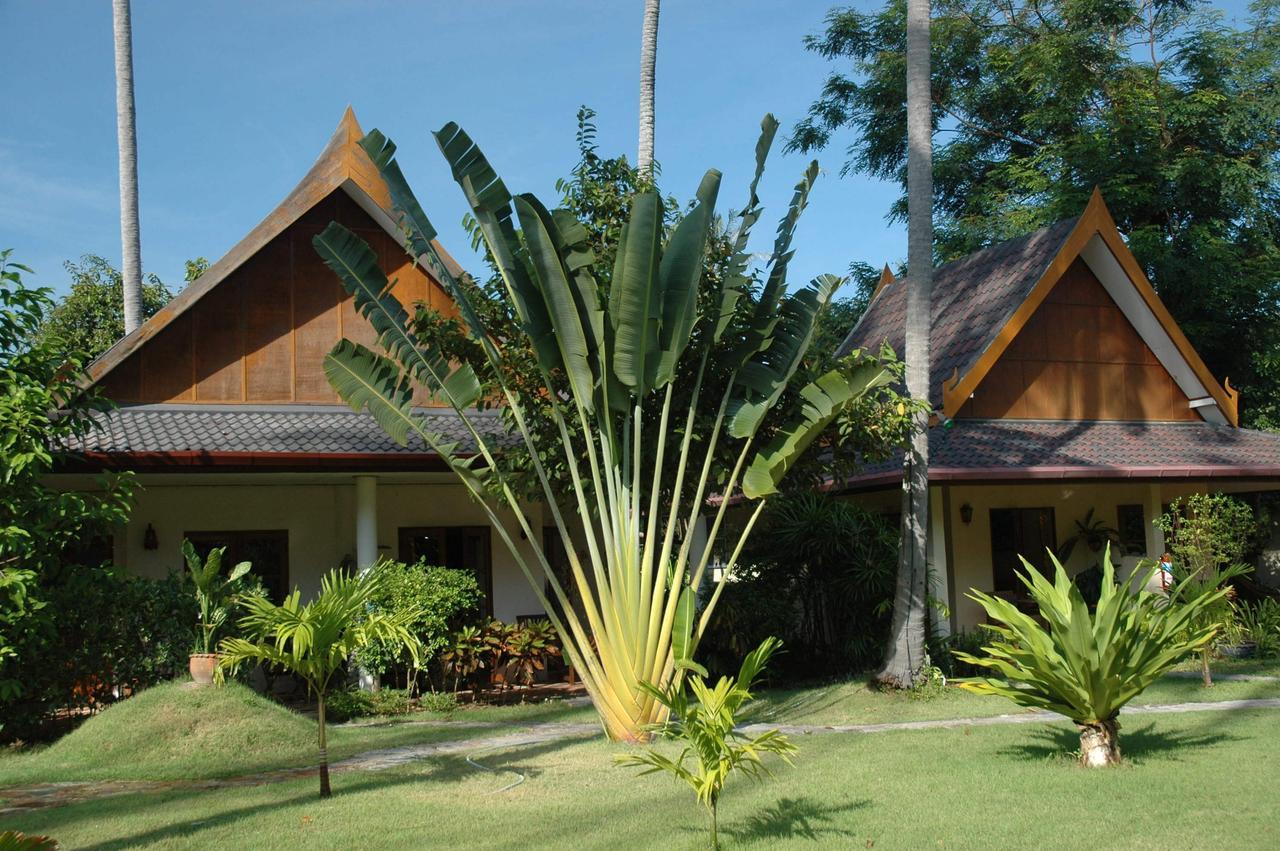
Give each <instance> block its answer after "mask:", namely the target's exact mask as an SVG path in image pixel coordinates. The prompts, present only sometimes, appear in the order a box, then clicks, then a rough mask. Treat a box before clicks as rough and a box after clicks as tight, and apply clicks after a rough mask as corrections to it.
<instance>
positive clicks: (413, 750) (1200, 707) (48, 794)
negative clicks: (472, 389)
mask: <svg viewBox="0 0 1280 851" xmlns="http://www.w3.org/2000/svg"><path fill="white" fill-rule="evenodd" d="M1245 709H1280V698H1274V697H1272V698H1254V699H1247V700H1222V701H1214V702H1188V703H1165V704H1153V705H1148V706H1131V707H1125V708H1124V709H1123V710H1121V714H1122V715H1154V714H1165V713H1181V712H1231V711H1239V710H1245ZM1062 720H1065V719H1064V717H1063V716H1061V715H1058V714H1057V713H1055V712H1045V711H1032V712H1020V713H1017V714H1012V715H995V716H991V717H985V718H982V717H980V718H950V719H945V720H938V721H901V722H895V723H888V724H748V725H745V726H743V727H742V728H740V729H741V730H742V732H745V733H755V732H762V731H764V730H770V729H775V730H781V731H782V732H784V733H788V734H791V735H823V734H835V733H882V732H888V731H892V730H931V729H950V728H955V727H983V726H992V725H1000V724H1029V723H1036V722H1041V723H1043V722H1046V721H1062ZM486 723H487V722H486ZM495 723H496V722H495ZM469 726H472V725H469ZM474 726H479V725H474ZM512 726H515V725H512ZM599 732H600V727H599V725H598V724H575V723H565V722H546V723H540V724H531V725H520V729H517V730H514V731H512V732H507V733H497V734H494V735H488V736H473V737H470V738H465V739H457V740H454V741H448V742H435V743H432V744H423V745H404V746H401V747H396V748H383V749H380V750H372V751H366V752H364V753H360V754H356V755H355V756H352V757H349V758H347V759H344V760H340V761H338V762H335V763H333V764H332V766H330V770H331V771H334V772H347V771H384V770H386V769H389V768H394V767H396V766H400V765H405V764H408V763H412V762H417V761H420V760H425V759H430V758H432V757H435V756H445V755H457V754H466V755H469V756H476V755H478V754H480V753H483V752H485V751H491V750H499V749H502V748H510V747H519V746H523V745H532V744H542V743H545V742H553V741H559V740H564V739H572V738H586V737H588V736H594V735H599ZM472 764H473V765H476V767H477V768H481V769H483V770H486V771H488V770H491V769H488V768H487V767H485V766H482V765H478V764H477V763H475V762H472ZM316 771H317V768H316V767H315V766H310V767H307V768H293V769H283V770H280V771H270V772H265V773H262V774H250V775H245V776H243V777H229V778H222V779H214V780H164V781H150V780H99V781H76V782H65V783H41V784H36V785H30V786H13V787H10V788H7V789H0V815H7V814H11V813H15V812H21V811H24V810H34V809H44V808H46V807H58V806H63V805H66V804H74V803H79V802H82V801H89V800H94V799H98V798H109V797H115V796H117V795H129V794H137V793H155V792H165V791H169V790H178V789H231V788H239V787H244V786H257V785H261V784H264V783H273V782H276V781H280V780H292V779H296V778H299V777H306V776H309V775H310V776H314V775H315V774H316ZM512 773H513V774H516V776H517V777H520V775H519V774H518V773H516V772H512ZM519 782H520V781H519V780H518V781H517V783H514V784H510V785H509V786H507V787H504V788H510V787H511V786H514V785H517V784H518V783H519ZM499 791H502V790H499Z"/></svg>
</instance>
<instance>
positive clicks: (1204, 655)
mask: <svg viewBox="0 0 1280 851" xmlns="http://www.w3.org/2000/svg"><path fill="white" fill-rule="evenodd" d="M1200 679H1201V681H1203V683H1204V687H1205V688H1209V687H1210V686H1212V685H1213V674H1212V673H1210V671H1209V648H1208V647H1204V648H1202V649H1201V650H1200Z"/></svg>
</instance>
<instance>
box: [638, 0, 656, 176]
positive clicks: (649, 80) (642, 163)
mask: <svg viewBox="0 0 1280 851" xmlns="http://www.w3.org/2000/svg"><path fill="white" fill-rule="evenodd" d="M660 5H661V3H660V0H644V25H643V27H642V28H641V30H640V148H639V151H638V152H637V154H636V168H637V169H638V170H639V171H640V174H641V175H643V176H645V177H648V178H652V177H653V90H654V85H653V79H654V73H655V68H656V66H657V61H658V12H659V11H660V10H659V6H660Z"/></svg>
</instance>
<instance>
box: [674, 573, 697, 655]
mask: <svg viewBox="0 0 1280 851" xmlns="http://www.w3.org/2000/svg"><path fill="white" fill-rule="evenodd" d="M697 605H698V601H697V599H696V597H695V596H694V593H693V589H692V588H690V587H689V586H688V585H685V586H684V587H683V588H681V589H680V599H679V600H678V601H677V602H676V618H675V622H674V623H673V624H672V625H671V652H672V655H674V656H675V658H676V660H677V661H680V660H685V661H689V660H691V659H692V658H693V647H694V644H693V627H694V623H695V621H696V618H697Z"/></svg>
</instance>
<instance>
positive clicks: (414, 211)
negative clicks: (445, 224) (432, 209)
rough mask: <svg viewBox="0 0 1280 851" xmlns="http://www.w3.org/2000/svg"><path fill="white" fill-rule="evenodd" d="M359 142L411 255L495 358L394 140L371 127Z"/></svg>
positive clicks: (472, 333)
mask: <svg viewBox="0 0 1280 851" xmlns="http://www.w3.org/2000/svg"><path fill="white" fill-rule="evenodd" d="M359 144H360V147H361V148H363V149H364V151H365V153H367V154H368V155H369V158H370V159H371V160H373V164H374V166H375V167H376V168H377V169H378V173H379V174H380V175H381V176H382V179H383V180H384V181H385V182H386V184H387V187H388V189H389V190H390V194H391V203H392V205H393V206H394V207H395V209H396V211H397V212H398V213H400V225H401V227H403V228H404V229H405V232H406V233H407V234H408V236H409V245H410V248H411V250H412V252H413V256H414V257H415V258H416V259H418V260H423V261H425V262H426V263H427V264H428V265H429V267H430V271H431V273H432V275H434V276H435V278H436V280H437V281H439V282H440V283H441V284H442V285H443V286H444V288H445V289H446V290H447V291H448V293H449V295H450V297H452V299H453V301H454V303H455V304H456V305H457V306H458V311H459V313H461V314H462V318H463V321H464V322H465V323H466V325H467V328H468V329H469V330H470V331H471V336H472V337H473V338H475V339H476V340H477V341H478V342H479V343H480V345H481V346H482V347H483V348H484V350H485V353H486V354H487V355H488V357H489V358H490V359H491V360H496V359H497V358H498V350H497V347H496V346H494V344H493V341H492V340H491V339H490V337H489V334H488V332H487V331H486V329H485V327H484V323H483V322H481V321H480V315H479V313H477V312H476V309H475V305H474V304H472V302H471V296H470V294H469V293H468V292H467V291H466V289H465V288H464V287H463V286H462V285H461V282H460V281H459V280H458V279H457V278H456V277H455V276H454V274H453V272H452V271H450V269H449V266H448V264H446V263H445V262H444V259H443V258H442V257H441V256H440V252H439V251H438V250H437V248H436V246H435V242H434V240H435V236H436V229H435V227H433V226H432V224H431V222H430V220H429V219H428V218H427V214H426V213H425V212H424V211H423V209H422V205H421V204H419V203H418V199H417V196H415V195H414V194H413V190H412V189H410V188H409V183H408V181H406V180H405V179H404V173H403V172H402V171H401V170H400V165H399V164H398V163H397V162H396V161H395V151H396V146H395V143H393V142H392V141H391V140H390V139H388V138H386V137H385V136H384V135H382V133H380V132H379V131H378V130H376V129H375V130H373V131H372V132H370V133H368V134H367V135H365V137H364V138H363V139H361V140H360V142H359ZM455 174H456V171H455ZM499 185H500V182H499Z"/></svg>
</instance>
